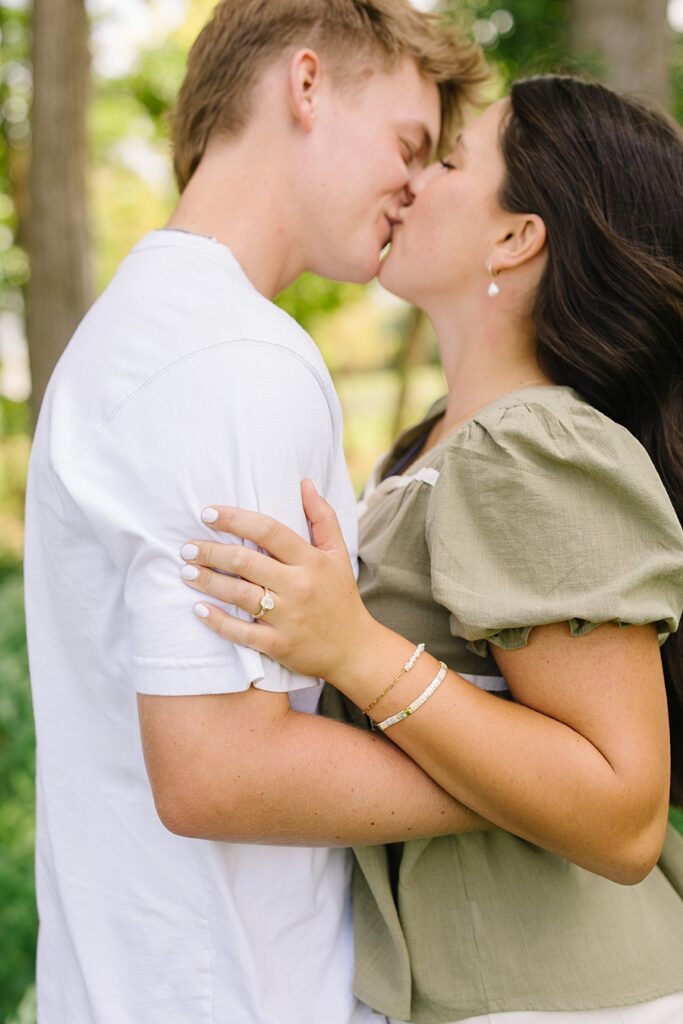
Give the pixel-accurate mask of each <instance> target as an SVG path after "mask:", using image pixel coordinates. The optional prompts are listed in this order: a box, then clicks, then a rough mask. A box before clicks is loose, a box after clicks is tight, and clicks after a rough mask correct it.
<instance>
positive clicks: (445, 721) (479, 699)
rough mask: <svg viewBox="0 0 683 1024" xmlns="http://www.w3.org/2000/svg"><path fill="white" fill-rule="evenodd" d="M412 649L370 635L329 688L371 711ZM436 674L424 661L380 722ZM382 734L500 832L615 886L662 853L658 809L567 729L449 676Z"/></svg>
mask: <svg viewBox="0 0 683 1024" xmlns="http://www.w3.org/2000/svg"><path fill="white" fill-rule="evenodd" d="M412 650H413V646H412V645H411V644H410V643H409V642H408V641H406V640H405V639H403V638H402V637H399V636H398V635H397V634H395V633H393V632H391V631H390V630H388V629H385V628H384V627H381V626H378V628H376V629H375V628H374V627H373V630H372V640H371V641H369V642H366V643H364V642H361V643H360V644H359V647H358V655H357V656H356V657H355V659H350V660H349V661H348V662H347V666H346V672H345V678H342V677H341V676H340V677H339V678H334V679H332V680H331V681H332V682H333V683H334V685H336V686H337V687H338V688H339V689H341V690H343V691H344V692H345V693H346V694H347V695H348V696H349V697H350V698H351V699H352V700H354V701H355V702H356V703H357V704H358V705H359V706H360V707H363V706H367V704H369V703H370V702H371V701H372V700H373V698H374V697H375V696H376V695H377V693H378V692H381V691H382V689H383V688H384V685H385V683H386V679H387V675H388V672H387V667H388V666H391V667H392V669H393V666H395V665H400V664H402V663H403V662H405V661H406V660H407V657H408V656H409V655H410V653H411V652H412ZM349 666H350V667H349ZM438 667H439V666H438V662H437V661H436V660H435V659H434V658H431V657H429V656H428V655H426V654H425V655H423V656H422V658H421V659H420V660H419V662H418V663H417V665H416V667H415V668H414V669H413V671H412V672H411V673H409V674H407V675H405V676H403V677H402V679H401V680H400V681H399V683H398V684H397V685H396V686H395V687H394V688H393V690H392V691H391V693H390V694H388V695H387V697H386V698H385V699H384V700H383V701H382V702H381V704H380V705H379V706H378V707H377V708H375V710H374V711H373V716H374V717H375V719H376V720H380V719H383V718H386V717H388V716H390V715H392V714H394V713H395V712H397V711H399V710H401V709H402V708H403V707H405V706H406V705H408V704H409V703H411V702H412V701H413V700H414V699H415V698H416V697H417V695H418V694H419V693H420V692H421V691H422V690H423V689H424V688H425V687H426V686H427V684H428V683H429V682H430V680H431V679H432V678H433V676H434V675H435V674H436V672H437V671H438ZM386 735H387V736H388V737H389V738H390V739H391V740H393V742H394V743H395V744H397V745H398V746H399V747H401V749H402V750H404V751H405V752H406V753H407V754H408V755H409V756H410V757H411V758H412V759H413V760H414V761H416V762H417V763H418V764H419V765H420V766H421V767H422V768H423V769H424V770H425V772H427V774H429V775H430V776H431V777H432V778H433V779H434V780H435V781H437V782H438V783H439V785H441V786H442V787H443V788H444V789H445V790H447V791H448V792H449V793H451V794H452V795H453V796H454V797H455V798H456V799H458V800H459V801H461V802H462V803H464V804H465V805H467V806H470V807H472V808H474V809H475V810H476V811H478V812H479V814H481V815H482V816H483V817H485V818H487V819H488V820H490V821H492V822H494V823H495V824H496V825H498V826H499V827H501V828H504V829H506V830H508V831H511V832H513V833H515V834H517V835H519V836H521V837H522V838H524V839H527V840H529V841H531V842H533V843H536V844H538V845H539V846H542V847H544V848H546V849H549V850H552V851H554V852H556V853H558V854H559V855H561V856H563V857H566V858H567V859H569V860H571V861H573V862H575V863H577V864H580V865H582V866H584V867H586V868H588V869H589V870H592V871H596V872H598V873H600V874H605V875H607V876H609V877H612V878H614V879H615V880H617V881H626V882H630V881H636V880H638V879H639V878H640V877H642V874H644V873H646V872H647V870H649V867H650V866H651V864H650V861H651V860H652V853H651V851H652V850H653V849H654V850H655V851H656V846H657V839H656V836H655V838H654V840H653V837H652V832H653V831H654V832H655V833H657V834H658V832H659V831H661V830H663V828H664V823H663V816H662V808H661V807H660V806H659V805H658V803H657V801H654V802H653V805H652V806H651V807H648V806H643V807H642V808H641V805H640V803H639V802H638V801H637V800H634V799H633V788H632V787H631V785H630V782H629V779H628V778H625V777H624V776H623V774H620V772H619V771H618V770H615V767H614V766H613V765H612V764H611V763H610V761H609V760H608V759H607V757H606V756H605V754H604V753H603V752H602V751H601V750H600V749H599V748H598V747H597V746H596V745H595V744H594V743H593V742H591V741H590V740H589V739H588V738H586V736H584V735H582V734H581V733H579V732H578V731H576V729H574V728H571V727H570V726H568V725H566V724H564V723H563V722H561V721H557V720H555V719H553V718H552V717H549V716H548V715H546V714H543V713H540V712H539V711H536V710H533V709H532V708H530V707H525V706H523V705H522V704H519V703H512V702H508V701H503V700H501V699H500V698H498V697H495V696H493V695H491V694H487V693H484V692H482V691H481V690H479V689H477V688H476V687H475V686H473V685H472V684H471V683H469V682H468V681H467V680H465V679H463V678H462V677H461V676H459V675H458V674H457V673H455V672H449V673H448V675H447V676H446V679H445V680H444V683H443V684H442V685H441V686H440V687H439V689H438V690H437V691H436V692H435V693H434V695H433V696H432V697H431V698H430V699H429V700H428V701H427V703H426V704H424V706H423V707H422V708H421V709H420V710H419V711H418V712H417V713H416V714H414V715H411V716H410V717H409V718H407V719H405V720H404V721H402V722H400V723H399V724H397V725H394V726H392V727H391V728H390V729H388V730H387V733H386ZM648 819H651V821H650V820H648ZM644 835H645V838H644ZM662 835H663V831H662ZM655 859H656V852H655Z"/></svg>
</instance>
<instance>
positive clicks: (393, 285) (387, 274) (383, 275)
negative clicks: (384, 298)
mask: <svg viewBox="0 0 683 1024" xmlns="http://www.w3.org/2000/svg"><path fill="white" fill-rule="evenodd" d="M377 279H378V280H379V283H380V284H381V285H382V287H383V288H384V290H385V291H387V292H391V294H392V295H396V296H397V297H398V298H399V299H405V300H406V302H411V301H412V300H411V298H410V296H409V295H408V294H407V291H406V290H405V286H406V282H405V281H404V280H403V279H402V275H401V274H398V273H396V272H395V269H394V267H393V266H392V263H391V249H390V250H389V252H388V253H387V254H386V256H385V257H384V258H383V260H382V263H381V265H380V268H379V274H378V275H377Z"/></svg>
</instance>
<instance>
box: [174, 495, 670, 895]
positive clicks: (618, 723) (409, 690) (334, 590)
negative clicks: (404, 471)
mask: <svg viewBox="0 0 683 1024" xmlns="http://www.w3.org/2000/svg"><path fill="white" fill-rule="evenodd" d="M304 493H305V498H306V504H307V513H308V515H309V518H311V520H312V524H313V530H314V540H315V543H316V545H317V547H315V548H314V547H311V546H310V545H307V544H306V543H305V542H303V541H302V540H301V538H299V537H297V536H296V535H293V534H292V535H290V531H287V530H286V529H285V528H282V527H280V526H279V525H278V524H277V523H275V522H274V521H272V520H269V519H268V518H267V517H262V516H258V515H256V514H254V513H244V512H239V511H236V510H220V511H221V517H220V519H219V520H218V522H217V523H216V526H217V528H219V529H223V530H226V531H228V530H229V532H230V533H232V534H237V535H241V536H245V537H248V538H249V539H251V540H253V541H255V542H256V543H257V544H259V545H260V546H261V547H263V548H265V549H266V550H268V551H270V552H271V553H272V554H273V555H274V556H275V558H276V559H277V561H275V560H273V559H268V558H267V557H266V556H263V555H259V554H258V553H256V552H253V551H250V550H248V549H246V548H244V547H238V546H225V547H223V546H222V545H211V544H209V545H207V544H201V545H200V552H199V555H198V557H197V558H196V559H195V560H194V561H195V562H196V563H197V564H201V565H203V566H207V567H210V566H213V567H216V568H220V569H222V570H223V571H228V572H232V573H236V574H239V575H240V576H241V577H243V579H242V580H241V581H239V580H231V579H230V578H229V577H226V576H221V575H219V574H216V573H212V572H210V571H207V570H206V569H203V570H202V571H201V573H200V577H199V578H198V580H197V581H196V582H194V583H192V584H191V585H193V586H196V587H197V588H198V589H201V590H203V591H204V592H205V593H209V594H212V595H213V596H215V597H218V598H219V599H220V600H222V601H225V602H227V603H231V604H233V603H234V604H237V605H239V606H240V607H243V608H245V609H246V610H248V611H252V613H253V612H254V611H255V610H256V609H257V608H258V601H259V597H260V595H261V594H262V593H263V591H262V589H261V587H263V586H268V587H269V589H270V590H271V591H272V592H273V593H274V594H275V596H276V608H275V609H274V610H273V611H272V612H269V613H268V615H267V617H266V619H265V620H262V621H261V622H259V623H246V622H244V621H240V620H237V619H234V618H233V617H231V616H229V615H227V614H226V613H225V612H222V611H221V610H220V609H216V608H211V609H210V614H209V617H208V619H207V620H206V621H207V624H208V625H209V626H210V627H211V628H213V629H215V630H216V631H218V632H220V633H222V634H223V635H225V636H226V637H227V638H229V639H231V640H233V641H235V642H237V643H243V644H246V645H248V646H253V647H256V648H257V649H258V650H261V651H263V652H264V653H266V654H269V655H270V656H271V657H275V658H277V659H278V660H280V661H282V662H283V663H284V664H287V665H289V666H290V667H292V668H296V669H297V670H298V671H302V672H309V673H313V674H321V675H323V676H324V677H325V678H327V679H329V680H330V681H331V682H333V683H334V684H335V685H336V686H337V687H338V688H339V689H341V690H342V691H343V692H344V693H345V694H346V695H347V696H348V697H350V699H352V700H353V701H354V702H355V703H356V704H358V706H359V707H361V708H363V707H366V706H367V705H368V704H369V703H370V702H371V701H372V700H373V699H374V698H375V697H376V696H377V694H378V693H380V692H381V691H382V690H383V689H384V688H385V687H386V685H387V683H388V682H389V680H390V679H391V678H392V677H393V676H394V675H395V673H396V671H397V670H398V668H400V666H401V665H402V664H403V663H404V662H405V661H406V660H407V658H408V657H409V656H410V654H411V653H412V650H413V645H412V644H411V643H409V642H408V641H407V640H405V639H404V638H402V637H399V636H398V635H397V634H395V633H393V632H392V631H390V630H388V629H386V628H385V627H383V626H381V625H380V624H379V623H377V622H376V621H375V620H374V619H372V617H371V616H370V615H369V613H368V612H367V611H366V610H365V609H364V607H363V605H362V602H361V601H360V597H359V595H358V592H357V589H356V586H355V581H354V579H353V575H352V573H351V569H350V565H349V561H348V555H347V553H346V550H345V548H344V547H343V540H342V538H341V534H340V532H339V531H338V529H337V528H336V520H335V519H334V514H333V512H332V511H331V510H330V509H329V506H327V505H326V503H324V502H322V499H320V498H319V496H317V495H314V494H313V493H312V492H311V491H310V490H309V491H308V492H306V491H305V492H304ZM245 581H247V582H245ZM495 653H496V657H497V660H498V662H499V665H500V667H501V671H502V672H503V673H504V674H505V676H506V679H507V682H508V685H509V687H510V689H511V691H512V693H513V696H514V697H515V699H516V701H517V703H510V702H505V701H502V700H500V699H499V698H497V697H493V696H491V695H489V694H486V693H483V692H482V691H480V690H478V689H477V688H476V687H473V686H472V685H471V684H470V683H468V682H467V681H466V680H464V679H463V678H462V677H460V676H459V675H458V674H457V673H455V672H449V673H448V676H447V678H446V680H445V682H444V684H443V685H442V686H441V687H440V688H439V689H438V690H437V692H436V693H435V694H434V696H433V697H432V698H431V699H430V700H429V701H428V702H427V703H426V704H425V705H424V706H423V707H422V708H421V709H420V711H419V712H417V713H416V714H415V715H413V716H411V717H410V718H409V719H406V720H404V721H402V722H400V723H399V724H398V725H395V726H393V727H392V728H391V729H390V730H388V731H387V736H388V737H390V738H391V739H392V740H393V741H394V743H396V744H397V745H398V746H400V747H401V748H402V749H403V750H404V751H405V752H406V753H407V754H409V755H410V757H411V758H413V760H414V761H416V762H417V763H418V764H419V765H420V766H421V767H422V768H423V769H424V770H425V771H426V772H427V773H428V774H429V775H430V776H431V777H432V778H433V779H434V780H435V781H437V782H438V783H439V785H441V786H442V787H443V788H444V789H445V790H447V791H448V792H449V793H451V794H452V795H453V796H454V797H455V798H456V799H457V800H459V801H461V802H462V803H463V804H465V805H467V806H469V807H471V808H473V810H475V811H477V812H478V813H479V814H480V815H482V816H483V817H485V818H487V819H488V820H489V821H491V822H493V823H495V824H496V825H499V826H500V827H502V828H505V829H507V830H509V831H511V832H514V833H515V834H517V835H519V836H521V837H522V838H525V839H528V840H529V841H531V842H534V843H537V844H538V845H541V846H543V847H545V848H547V849H550V850H552V851H554V852H556V853H558V854H559V855H561V856H563V857H566V858H567V859H569V860H572V861H573V862H575V863H577V864H580V865H582V866H583V867H586V868H588V869H590V870H592V871H596V872H598V873H600V874H604V875H606V876H607V877H610V878H613V879H614V880H616V881H620V882H625V883H631V882H636V881H639V880H640V879H641V878H643V877H644V875H645V874H647V872H648V871H649V870H650V868H651V867H652V866H653V864H654V863H655V861H656V859H657V856H658V853H659V849H660V848H661V843H662V841H663V837H664V831H665V827H666V810H667V802H668V777H669V760H668V730H667V722H666V700H665V694H664V685H663V678H662V670H661V661H660V656H659V649H658V645H657V638H656V635H655V631H654V629H653V628H651V627H647V626H643V627H631V628H629V629H621V628H619V627H617V626H613V625H605V626H602V627H600V628H599V629H596V630H594V631H593V632H592V633H590V634H588V635H587V636H584V637H581V638H578V637H571V636H570V635H569V632H568V630H567V628H566V627H565V626H563V625H554V626H547V627H539V628H537V629H536V630H534V632H533V633H532V637H531V642H530V643H529V645H528V647H527V648H524V649H522V650H519V651H505V652H504V651H496V652H495ZM437 670H438V663H437V662H436V661H435V659H433V658H431V657H430V656H429V655H428V654H425V655H423V657H422V658H421V659H420V660H419V662H418V663H417V665H416V667H415V669H414V670H413V671H412V672H411V673H410V674H408V675H406V676H404V677H403V678H402V679H401V680H400V682H399V683H398V684H397V685H396V686H395V687H394V689H393V690H392V691H391V692H390V694H389V695H387V697H386V698H385V699H384V700H383V701H382V702H381V704H380V705H378V707H377V708H376V709H375V711H374V712H373V714H374V715H375V717H377V718H383V717H386V716H389V715H391V714H393V713H394V712H396V711H398V710H400V709H401V708H402V707H404V706H406V705H407V704H408V703H410V702H411V701H413V700H414V699H415V698H416V697H417V695H418V694H419V693H420V692H421V691H422V690H423V689H424V688H425V687H426V685H427V684H428V683H429V681H430V680H431V679H432V678H433V676H434V675H435V674H436V672H437ZM380 712H381V713H380Z"/></svg>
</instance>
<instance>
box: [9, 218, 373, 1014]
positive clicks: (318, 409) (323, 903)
mask: <svg viewBox="0 0 683 1024" xmlns="http://www.w3.org/2000/svg"><path fill="white" fill-rule="evenodd" d="M304 476H311V477H312V478H313V479H314V480H315V481H316V482H317V484H318V486H319V487H320V488H321V490H323V491H324V492H325V493H326V495H327V497H328V499H329V500H330V501H331V502H332V503H333V504H334V505H335V506H336V508H337V510H338V511H339V513H340V515H341V518H342V522H343V523H344V525H345V527H346V529H347V537H348V540H349V543H350V546H351V548H352V550H355V512H354V507H353V495H352V492H351V488H350V484H349V481H348V476H347V473H346V470H345V467H344V463H343V454H342V448H341V439H340V418H339V410H338V405H337V401H336V397H335V395H334V392H333V389H332V386H331V382H330V380H329V376H328V374H327V371H326V370H325V368H324V365H323V363H322V360H321V358H320V356H319V354H318V352H317V350H316V349H315V346H314V345H313V343H312V342H311V341H310V339H309V338H308V336H307V335H305V333H304V332H303V331H301V330H300V329H299V328H298V327H297V326H296V325H295V324H294V323H293V322H292V321H291V320H290V319H289V318H288V317H286V316H285V314H283V313H281V312H280V311H279V310H277V309H275V307H273V306H272V305H271V304H270V303H268V302H267V301H266V300H265V299H263V298H262V297H261V296H260V295H259V294H258V293H257V292H256V291H255V290H254V289H253V287H252V286H251V285H250V283H249V281H248V280H247V278H246V277H245V276H244V274H243V273H242V271H241V269H240V268H239V266H238V264H237V263H236V261H235V260H234V259H233V257H232V256H231V254H230V253H229V251H228V250H227V249H226V248H225V247H224V246H222V245H220V244H218V243H216V242H213V241H211V240H209V239H204V238H200V237H198V236H191V235H185V234H183V233H180V232H156V233H155V234H153V235H151V236H148V238H146V239H145V240H144V241H143V242H142V243H140V245H139V246H137V247H136V249H135V250H134V251H133V253H132V254H131V256H129V257H128V259H127V260H125V261H124V263H123V264H122V266H121V268H120V270H119V272H118V274H117V276H116V278H115V279H114V281H113V282H112V284H111V285H110V287H109V289H108V290H107V292H106V293H105V294H104V296H103V297H102V298H101V299H100V301H99V302H98V303H97V304H96V305H95V307H94V308H93V310H91V312H90V314H89V315H88V316H87V317H86V319H85V321H84V323H83V325H82V326H81V328H80V329H79V331H78V332H77V334H76V335H75V337H74V339H73V341H72V343H71V345H70V346H69V348H68V349H67V351H66V353H65V355H64V357H63V359H62V361H61V363H60V365H59V367H58V369H57V371H56V372H55V375H54V377H53V380H52V382H51V384H50V387H49V389H48V393H47V395H46V399H45V403H44V407H43V411H42V413H41V417H40V422H39V425H38V429H37V432H36V440H35V445H34V451H33V455H32V461H31V468H30V475H29V490H28V500H27V541H26V602H27V619H28V629H29V653H30V663H31V675H32V685H33V693H34V706H35V716H36V727H37V734H38V858H37V861H38V867H37V874H38V899H39V910H40V916H41V935H40V947H39V1008H40V1012H41V1016H42V1017H43V1019H44V1020H45V1021H49V1022H50V1024H62V1022H63V1024H67V1022H68V1024H86V1022H88V1024H90V1022H95V1021H96V1022H97V1024H109V1022H111V1024H128V1022H136V1024H137V1022H140V1024H142V1022H144V1024H156V1022H159V1024H161V1022H162V1021H163V1022H164V1024H173V1022H176V1021H177V1022H183V1024H189V1022H192V1024H195V1022H197V1024H199V1022H204V1021H206V1022H207V1024H208V1022H213V1021H221V1022H234V1024H260V1022H263V1024H266V1022H269V1024H270V1022H277V1024H289V1022H290V1021H291V1022H292V1024H295V1022H296V1024H305V1022H308V1021H310V1022H311V1024H313V1022H319V1021H322V1020H324V1021H325V1024H337V1022H338V1024H349V1022H350V1021H351V1020H352V1019H354V1020H355V1019H356V1018H354V1017H353V1013H354V1002H353V998H352V996H351V974H352V949H351V935H350V926H349V920H348V889H347V887H348V874H349V870H350V868H349V863H348V858H347V854H346V852H345V851H342V850H328V849H303V848H299V849H286V848H273V847H264V846H262V847H247V846H238V845H230V844H223V843H214V842H210V841H205V840H193V839H185V838H181V837H178V836H175V835H172V834H171V833H170V832H167V831H166V829H165V828H164V827H163V826H162V824H161V823H160V821H159V818H158V816H157V813H156V810H155V807H154V802H153V798H152V793H151V790H150V787H149V782H148V779H147V775H146V771H145V765H144V761H143V757H142V750H141V744H140V732H139V723H138V715H137V707H136V693H137V692H140V693H147V694H159V695H192V694H218V693H228V692H233V691H241V690H246V689H247V688H248V687H249V686H250V684H251V683H252V681H256V684H255V685H256V686H257V687H259V688H263V689H266V690H277V691H291V690H299V691H300V692H299V693H298V694H296V695H295V696H294V697H293V698H292V703H293V704H294V705H295V706H297V707H299V708H300V709H301V710H313V709H314V707H315V704H316V700H317V695H318V687H317V685H316V684H317V681H315V680H311V679H306V678H305V677H296V676H292V675H291V674H290V673H288V672H286V670H284V669H282V668H281V667H280V666H277V665H275V664H273V663H272V662H269V661H268V659H265V658H262V657H261V656H259V655H258V654H256V653H254V652H251V651H246V650H242V649H238V648H234V647H232V646H231V645H228V644H226V643H225V641H222V640H220V639H219V638H218V637H214V636H212V635H210V634H208V633H207V631H206V630H205V629H204V628H203V627H202V625H201V624H200V623H199V622H198V621H197V620H196V617H195V616H194V615H193V614H192V603H193V595H192V593H191V592H190V591H188V590H187V589H186V588H184V587H182V585H181V584H180V582H179V580H178V573H179V568H180V565H181V561H180V558H179V556H178V548H179V547H180V545H181V543H182V542H183V540H184V539H185V538H186V537H187V536H190V535H192V534H194V535H197V534H198V532H199V531H201V533H205V532H206V531H207V529H208V528H207V527H204V526H203V525H200V520H199V512H200V511H201V509H202V507H204V505H207V504H209V503H210V502H212V501H215V500H217V499H220V500H221V501H225V502H232V503H234V504H241V505H244V506H248V507H253V508H259V509H261V510H262V511H267V512H272V513H273V514H275V515H278V516H279V517H280V518H284V519H287V520H288V521H289V522H290V524H291V525H292V526H294V527H295V528H297V529H299V531H300V532H302V533H305V531H306V523H305V520H304V518H303V513H302V511H301V508H300V501H299V481H300V479H302V478H303V477H304ZM209 532H210V531H209ZM235 784H236V785H239V781H238V780H236V783H235ZM284 897H286V898H284ZM285 951H286V955H283V953H284V952H285ZM356 1012H357V1013H358V1014H359V1016H358V1018H357V1019H358V1020H361V1019H365V1018H364V1016H363V1014H365V1013H367V1014H368V1017H369V1011H366V1010H364V1009H362V1008H358V1009H357V1010H356Z"/></svg>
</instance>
